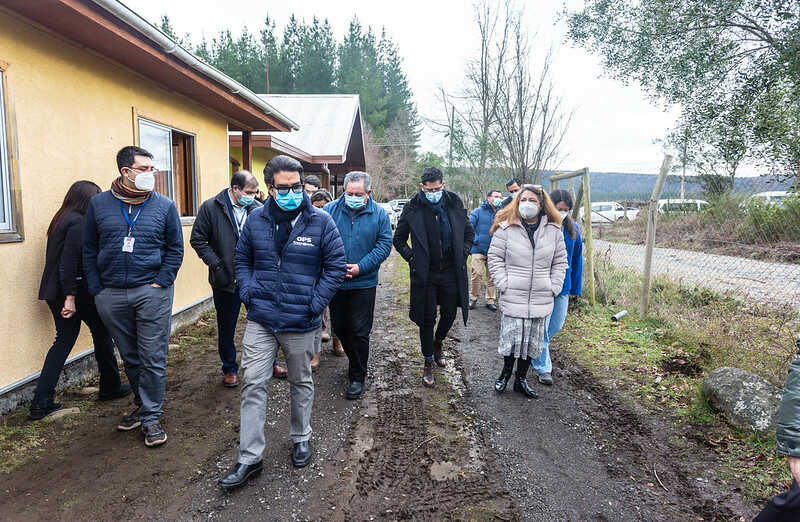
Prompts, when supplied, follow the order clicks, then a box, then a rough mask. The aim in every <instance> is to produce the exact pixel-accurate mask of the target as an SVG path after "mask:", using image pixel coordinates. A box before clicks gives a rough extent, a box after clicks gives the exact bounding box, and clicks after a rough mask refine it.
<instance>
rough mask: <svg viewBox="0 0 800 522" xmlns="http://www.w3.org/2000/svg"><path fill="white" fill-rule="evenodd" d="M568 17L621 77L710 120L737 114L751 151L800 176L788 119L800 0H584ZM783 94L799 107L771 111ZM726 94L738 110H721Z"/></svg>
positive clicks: (796, 73)
mask: <svg viewBox="0 0 800 522" xmlns="http://www.w3.org/2000/svg"><path fill="white" fill-rule="evenodd" d="M566 16H567V21H568V24H569V37H570V38H571V39H572V41H574V42H576V43H577V44H578V45H580V46H582V47H584V48H586V49H588V50H589V51H592V52H594V53H597V54H599V55H600V56H601V57H602V59H603V63H604V66H605V68H606V69H607V70H608V71H609V72H610V73H611V74H612V75H613V76H615V77H617V78H619V79H620V80H622V81H623V82H630V81H634V82H637V83H639V84H640V85H641V86H642V87H643V88H644V89H645V90H646V91H647V92H648V93H650V94H651V95H652V96H654V97H656V98H658V99H661V100H664V101H666V102H667V103H675V104H680V105H681V106H682V107H683V108H684V110H685V111H686V113H687V114H691V116H692V117H691V118H687V119H685V121H688V122H693V123H695V124H697V125H700V127H701V128H713V127H714V126H715V122H714V121H713V119H709V117H719V118H722V119H725V118H726V117H727V114H728V112H731V113H734V114H738V115H739V116H740V119H739V120H738V121H737V122H735V125H736V127H737V129H738V130H737V134H739V135H740V136H743V137H747V138H748V139H750V140H751V141H750V143H748V155H749V156H751V157H752V156H755V157H762V158H766V159H767V160H768V161H769V162H771V163H772V164H773V166H775V167H776V170H778V171H781V172H782V173H783V174H784V175H786V176H792V177H796V176H798V175H800V171H798V165H797V164H796V163H792V161H791V156H792V155H791V154H787V151H790V150H797V149H800V145H799V144H798V142H797V138H798V137H797V133H794V134H792V133H791V132H788V133H787V132H786V131H787V129H788V128H787V126H786V125H785V122H786V121H787V117H788V121H791V119H792V118H793V117H796V115H797V114H800V52H799V51H800V2H797V0H692V1H688V0H584V8H583V9H581V10H578V11H574V12H568V13H567V14H566ZM776 99H781V100H782V101H784V102H785V103H786V104H788V106H789V108H790V109H789V111H788V112H786V113H784V114H782V115H781V117H779V118H771V117H768V109H767V108H768V107H770V103H771V102H774V100H776ZM721 100H724V101H725V103H727V104H729V105H730V111H717V110H714V108H713V105H714V104H717V103H719V102H720V101H721ZM732 104H738V106H737V107H733V106H732ZM765 109H767V113H765V112H763V111H764V110H765ZM759 111H761V112H760V113H759ZM792 115H795V116H792ZM765 116H767V117H765ZM728 123H731V122H730V121H729V122H728ZM719 127H720V128H722V129H728V130H730V127H729V125H728V124H723V125H719Z"/></svg>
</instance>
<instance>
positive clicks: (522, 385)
mask: <svg viewBox="0 0 800 522" xmlns="http://www.w3.org/2000/svg"><path fill="white" fill-rule="evenodd" d="M514 391H515V392H520V393H521V394H523V395H525V396H526V397H528V398H529V399H538V398H539V394H538V393H537V392H536V390H534V389H533V388H531V387H530V385H529V384H528V381H527V380H526V379H525V377H520V376H519V375H517V377H516V379H514Z"/></svg>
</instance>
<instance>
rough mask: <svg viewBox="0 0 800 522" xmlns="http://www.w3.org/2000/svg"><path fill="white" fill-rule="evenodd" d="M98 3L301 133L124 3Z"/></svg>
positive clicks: (114, 0) (105, 0)
mask: <svg viewBox="0 0 800 522" xmlns="http://www.w3.org/2000/svg"><path fill="white" fill-rule="evenodd" d="M92 1H93V2H94V3H95V4H97V5H98V6H100V7H102V8H103V9H104V10H106V11H108V12H109V13H111V14H112V15H114V16H115V17H117V18H118V19H120V20H122V21H123V22H125V23H126V24H128V25H129V26H131V27H132V28H134V29H136V30H137V31H139V32H140V33H142V34H144V35H145V36H146V37H148V38H149V39H150V40H152V41H153V42H155V43H156V44H157V45H159V46H160V47H161V49H162V50H163V51H164V52H165V53H168V54H171V55H173V56H174V57H175V58H177V59H178V60H180V61H181V62H183V63H185V64H186V65H188V66H189V67H191V68H192V69H194V70H196V71H197V72H199V73H201V74H203V75H205V76H208V77H209V78H211V79H213V80H215V81H217V82H219V83H221V84H222V85H224V86H225V87H226V88H227V89H228V90H229V91H230V92H231V94H236V95H237V96H239V97H241V98H244V99H245V100H247V101H248V102H250V103H251V104H253V105H255V106H256V107H258V108H259V109H261V110H262V111H264V112H265V113H266V114H270V115H273V116H275V117H277V118H279V119H280V120H282V121H283V122H284V123H286V124H287V125H288V126H289V127H291V128H292V129H293V130H299V129H300V126H299V125H298V124H297V123H295V122H294V121H292V120H291V119H290V118H289V117H287V116H286V115H284V114H283V113H281V112H280V111H278V110H277V109H275V108H274V107H273V106H271V105H270V104H268V103H266V102H265V101H264V100H262V99H261V98H259V97H258V96H256V94H255V93H253V91H251V90H250V89H248V88H247V87H245V86H244V85H242V84H241V83H239V82H237V81H236V80H234V79H233V78H231V77H230V76H227V75H226V74H223V73H222V72H220V71H219V70H217V69H215V68H214V67H211V66H210V65H208V64H206V63H205V62H203V61H202V60H200V59H199V58H197V57H196V56H195V55H194V54H192V53H190V52H189V51H187V50H186V49H184V48H183V47H181V46H180V45H179V44H178V43H177V42H175V41H174V40H173V39H172V38H170V37H169V36H167V35H166V34H164V32H163V31H161V30H160V29H158V28H157V27H155V26H154V25H152V24H151V23H150V22H148V21H147V20H145V19H144V18H142V17H141V16H139V15H138V14H136V13H135V12H134V11H133V10H131V9H130V8H129V7H127V6H126V5H124V4H122V3H121V2H119V1H117V0H92Z"/></svg>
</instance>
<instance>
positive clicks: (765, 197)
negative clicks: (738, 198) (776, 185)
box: [747, 190, 796, 207]
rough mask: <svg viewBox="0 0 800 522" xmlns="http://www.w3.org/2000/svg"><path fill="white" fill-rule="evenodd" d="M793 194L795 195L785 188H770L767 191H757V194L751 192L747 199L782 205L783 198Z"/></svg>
mask: <svg viewBox="0 0 800 522" xmlns="http://www.w3.org/2000/svg"><path fill="white" fill-rule="evenodd" d="M793 196H796V194H795V193H794V192H786V191H785V190H771V191H768V192H759V193H757V194H753V195H752V196H750V197H749V198H747V199H748V201H750V202H756V201H757V202H759V203H763V204H765V205H776V206H779V207H782V206H783V204H784V200H786V198H790V197H793Z"/></svg>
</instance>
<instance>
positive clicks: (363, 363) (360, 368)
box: [330, 287, 375, 382]
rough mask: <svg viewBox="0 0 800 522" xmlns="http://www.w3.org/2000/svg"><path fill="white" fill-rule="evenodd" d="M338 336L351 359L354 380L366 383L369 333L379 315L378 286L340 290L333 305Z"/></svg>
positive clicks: (332, 313)
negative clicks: (373, 319)
mask: <svg viewBox="0 0 800 522" xmlns="http://www.w3.org/2000/svg"><path fill="white" fill-rule="evenodd" d="M330 309H331V323H332V324H333V331H334V333H335V334H336V337H338V338H339V340H340V341H341V343H342V348H344V352H345V353H346V354H347V358H348V359H349V360H350V368H349V370H348V375H349V377H350V380H351V381H358V382H364V379H365V378H366V376H367V361H368V359H369V334H370V332H372V318H373V317H374V315H375V287H372V288H361V289H358V290H339V291H338V292H336V295H335V296H333V299H332V300H331V304H330Z"/></svg>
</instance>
